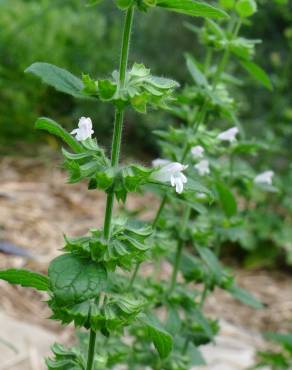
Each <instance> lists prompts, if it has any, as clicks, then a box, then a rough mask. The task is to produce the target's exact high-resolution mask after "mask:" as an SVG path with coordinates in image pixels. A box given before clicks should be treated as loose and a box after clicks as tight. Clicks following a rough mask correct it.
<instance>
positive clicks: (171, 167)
mask: <svg viewBox="0 0 292 370" xmlns="http://www.w3.org/2000/svg"><path fill="white" fill-rule="evenodd" d="M167 162H168V161H167ZM187 168H188V166H184V165H183V164H181V163H178V162H168V163H165V164H164V165H162V167H161V168H160V169H159V170H158V171H156V172H154V173H153V174H152V178H153V179H154V180H157V181H160V182H170V184H171V186H173V187H175V190H176V192H177V193H178V194H181V193H182V192H183V189H184V184H186V182H187V181H188V180H187V178H186V176H185V175H184V174H183V171H184V170H185V169H187Z"/></svg>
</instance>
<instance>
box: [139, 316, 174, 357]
mask: <svg viewBox="0 0 292 370" xmlns="http://www.w3.org/2000/svg"><path fill="white" fill-rule="evenodd" d="M139 321H140V322H142V323H143V324H144V326H145V327H146V328H147V331H148V336H149V338H151V340H152V341H153V344H154V346H155V348H156V349H157V351H158V353H159V355H160V357H161V358H166V357H167V356H168V355H169V354H170V352H171V351H172V347H173V338H172V336H171V335H170V334H169V333H168V332H167V331H166V330H165V329H164V328H163V326H162V324H161V323H160V322H159V321H158V319H157V318H156V317H155V316H153V315H151V314H148V315H147V316H146V315H141V316H140V317H139Z"/></svg>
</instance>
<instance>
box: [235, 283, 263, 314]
mask: <svg viewBox="0 0 292 370" xmlns="http://www.w3.org/2000/svg"><path fill="white" fill-rule="evenodd" d="M228 292H229V293H230V294H232V296H233V297H234V298H236V299H238V300H239V301H240V302H242V303H244V304H247V305H248V306H251V307H253V308H255V309H261V308H264V306H263V304H262V303H261V302H260V301H259V300H258V299H257V298H255V297H254V296H253V295H252V294H251V293H249V292H248V291H247V290H245V289H243V288H241V287H239V286H238V285H237V284H233V285H232V286H231V287H230V288H229V289H228Z"/></svg>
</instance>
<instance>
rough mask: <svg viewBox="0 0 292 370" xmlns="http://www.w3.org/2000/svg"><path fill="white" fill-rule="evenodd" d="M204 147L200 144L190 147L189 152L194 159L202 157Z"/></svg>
mask: <svg viewBox="0 0 292 370" xmlns="http://www.w3.org/2000/svg"><path fill="white" fill-rule="evenodd" d="M204 151H205V149H204V148H203V147H202V146H201V145H197V146H194V147H192V149H191V153H192V155H193V157H194V158H195V159H200V158H203V153H204Z"/></svg>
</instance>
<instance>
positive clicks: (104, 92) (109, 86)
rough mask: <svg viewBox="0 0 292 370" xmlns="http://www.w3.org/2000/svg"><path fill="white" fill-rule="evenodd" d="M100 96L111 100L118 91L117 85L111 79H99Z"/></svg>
mask: <svg viewBox="0 0 292 370" xmlns="http://www.w3.org/2000/svg"><path fill="white" fill-rule="evenodd" d="M98 91H99V96H100V98H101V99H102V100H105V101H107V100H110V99H111V98H112V97H113V96H114V94H115V93H116V91H117V85H116V84H114V83H112V82H111V81H109V80H99V81H98Z"/></svg>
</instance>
